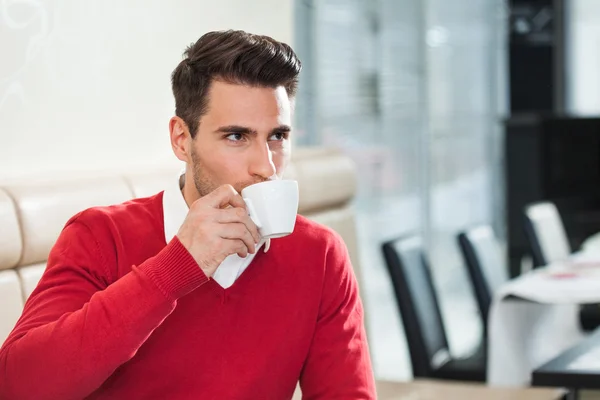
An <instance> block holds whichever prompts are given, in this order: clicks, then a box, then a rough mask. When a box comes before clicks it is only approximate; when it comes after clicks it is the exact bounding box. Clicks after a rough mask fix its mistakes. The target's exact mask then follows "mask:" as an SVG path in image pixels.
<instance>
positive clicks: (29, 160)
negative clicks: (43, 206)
mask: <svg viewBox="0 0 600 400" xmlns="http://www.w3.org/2000/svg"><path fill="white" fill-rule="evenodd" d="M292 3H293V1H292V0H253V1H247V0H230V1H220V2H214V1H208V0H200V1H191V0H172V1H160V0H127V1H118V0H108V1H104V0H51V1H32V0H8V1H2V2H0V49H1V54H0V179H9V178H14V177H18V176H23V175H30V174H40V173H50V172H57V171H71V170H73V169H75V170H79V171H85V170H98V169H106V168H107V167H110V166H114V168H115V169H118V168H119V167H123V166H128V165H135V166H143V165H149V164H153V163H157V162H174V156H173V153H172V151H171V149H170V145H169V141H168V121H169V118H170V117H171V116H172V115H173V113H174V103H173V100H172V95H171V89H170V74H171V71H172V70H173V69H174V68H175V67H176V66H177V63H178V62H179V60H180V59H181V54H182V53H183V51H184V49H185V47H186V46H187V45H188V44H189V43H191V42H192V41H195V40H196V39H198V38H199V37H200V35H201V34H203V33H205V32H207V31H210V30H217V29H229V28H235V29H244V30H248V31H251V32H255V33H263V34H268V35H271V36H273V37H275V38H277V39H279V40H282V41H285V42H291V41H292V31H293V25H292V8H293V7H292Z"/></svg>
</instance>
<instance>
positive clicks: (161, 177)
mask: <svg viewBox="0 0 600 400" xmlns="http://www.w3.org/2000/svg"><path fill="white" fill-rule="evenodd" d="M178 168H179V167H165V168H161V169H157V170H154V171H144V172H132V171H124V172H123V173H122V174H118V173H113V174H107V175H103V176H102V175H94V176H95V177H93V178H89V177H86V178H68V177H60V178H59V179H56V180H43V181H42V182H38V183H33V182H30V181H25V180H24V181H19V182H17V183H12V184H2V183H0V343H2V342H3V341H4V340H5V339H6V337H7V336H8V334H9V333H10V331H11V330H12V328H13V327H14V325H15V323H16V321H17V319H18V318H19V316H20V314H21V311H22V309H23V305H24V302H25V301H26V299H27V297H28V296H29V295H30V294H31V292H32V291H33V289H34V288H35V286H36V285H37V282H38V280H39V279H40V277H41V276H42V274H43V272H44V269H45V267H46V259H47V257H48V253H49V251H50V249H51V248H52V245H53V244H54V242H55V241H56V239H57V237H58V235H59V233H60V231H61V230H62V228H63V226H64V224H65V223H66V222H67V220H68V219H69V218H70V217H71V216H72V215H74V214H76V213H77V212H79V211H81V210H84V209H86V208H88V207H92V206H99V205H108V204H114V203H120V202H123V201H126V200H129V199H132V198H135V197H145V196H149V195H153V194H156V193H158V192H160V191H161V190H163V189H164V188H165V187H166V185H167V183H168V182H169V181H170V180H173V179H176V176H177V173H178ZM285 177H286V178H289V179H296V180H298V183H299V187H300V206H299V212H300V214H303V215H305V216H307V217H309V218H311V219H314V220H316V221H318V222H320V223H323V224H325V225H328V226H330V227H332V228H333V229H335V230H336V231H338V232H339V233H340V234H341V236H342V237H343V238H344V240H345V242H346V244H347V246H348V249H349V252H350V257H351V258H352V262H353V265H354V268H355V270H356V274H357V277H358V279H359V281H360V273H359V270H358V255H357V243H356V236H355V226H354V214H353V211H352V206H351V204H350V201H351V200H352V198H353V196H354V194H355V190H356V185H355V169H354V165H353V164H352V162H351V160H350V159H349V158H347V157H346V156H343V155H342V154H340V153H338V152H337V151H335V150H331V149H324V148H315V149H296V151H295V153H294V156H293V159H292V163H291V165H290V166H289V167H288V170H287V171H286V176H285Z"/></svg>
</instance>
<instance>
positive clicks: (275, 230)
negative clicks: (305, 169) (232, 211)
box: [241, 180, 298, 239]
mask: <svg viewBox="0 0 600 400" xmlns="http://www.w3.org/2000/svg"><path fill="white" fill-rule="evenodd" d="M241 194H242V198H243V199H244V202H246V206H247V208H248V214H249V215H250V218H251V219H252V221H254V223H255V224H256V226H257V227H258V233H260V235H261V237H262V238H263V239H276V238H280V237H283V236H287V235H289V234H290V233H292V232H293V231H294V226H295V225H296V214H297V213H298V182H296V181H292V180H273V181H266V182H261V183H256V184H254V185H250V186H247V187H245V188H244V189H242V193H241Z"/></svg>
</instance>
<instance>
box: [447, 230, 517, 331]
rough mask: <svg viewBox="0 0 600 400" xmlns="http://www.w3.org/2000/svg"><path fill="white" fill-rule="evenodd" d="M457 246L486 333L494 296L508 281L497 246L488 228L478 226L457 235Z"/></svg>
mask: <svg viewBox="0 0 600 400" xmlns="http://www.w3.org/2000/svg"><path fill="white" fill-rule="evenodd" d="M458 243H459V246H460V249H461V251H462V253H463V256H464V258H465V262H466V264H467V270H468V271H469V277H470V278H471V284H472V285H473V290H474V291H475V296H476V297H477V305H478V307H479V312H480V314H481V318H482V320H483V326H484V328H485V329H487V320H488V312H489V309H490V304H491V302H492V297H493V294H494V292H495V291H496V290H498V288H499V287H500V286H501V285H502V284H503V283H505V282H506V281H507V280H508V271H507V267H506V264H505V263H504V262H503V261H504V260H503V257H502V253H501V250H500V244H499V243H498V239H497V238H496V235H494V231H493V230H492V227H491V226H489V225H481V226H478V227H475V228H472V229H469V230H467V231H465V232H462V233H460V234H459V235H458Z"/></svg>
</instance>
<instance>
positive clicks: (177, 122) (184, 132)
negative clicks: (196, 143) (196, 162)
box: [169, 116, 192, 163]
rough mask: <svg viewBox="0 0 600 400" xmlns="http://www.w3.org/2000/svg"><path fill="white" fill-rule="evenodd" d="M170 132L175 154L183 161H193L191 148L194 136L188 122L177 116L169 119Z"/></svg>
mask: <svg viewBox="0 0 600 400" xmlns="http://www.w3.org/2000/svg"><path fill="white" fill-rule="evenodd" d="M169 133H170V136H171V148H172V149H173V153H175V156H176V157H177V158H178V159H180V160H181V161H183V162H186V163H191V162H192V159H191V157H190V153H189V149H190V144H191V143H190V142H191V141H192V136H191V135H190V130H189V129H188V126H187V124H186V123H185V122H184V121H183V120H182V119H181V118H179V117H177V116H175V117H173V118H171V120H170V121H169Z"/></svg>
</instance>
